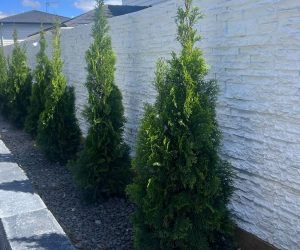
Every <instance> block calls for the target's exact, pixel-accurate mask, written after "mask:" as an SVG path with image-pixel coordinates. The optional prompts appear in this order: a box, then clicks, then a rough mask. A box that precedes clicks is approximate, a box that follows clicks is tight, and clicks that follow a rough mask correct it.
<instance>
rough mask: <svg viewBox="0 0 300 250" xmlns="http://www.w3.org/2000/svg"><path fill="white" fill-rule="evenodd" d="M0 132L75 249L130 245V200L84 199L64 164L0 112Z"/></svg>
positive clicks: (127, 247) (123, 247) (125, 247)
mask: <svg viewBox="0 0 300 250" xmlns="http://www.w3.org/2000/svg"><path fill="white" fill-rule="evenodd" d="M0 134H1V139H2V140H3V141H4V143H5V144H6V146H7V147H8V148H9V149H10V150H11V152H12V154H13V155H14V158H15V160H16V161H17V162H18V164H19V165H20V167H21V168H22V169H23V170H24V171H25V172H26V174H27V176H28V178H29V179H30V181H31V183H32V185H33V187H34V189H35V191H36V192H37V193H38V194H39V195H40V196H41V198H42V199H43V201H44V202H45V204H46V205H47V207H48V209H49V210H50V211H51V212H52V213H53V215H54V216H55V218H56V219H57V221H58V222H59V223H60V225H61V226H62V227H63V229H64V230H65V232H66V234H67V235H68V236H69V238H70V240H71V241H72V243H73V244H74V246H75V247H76V248H77V249H84V250H89V249H91V250H95V249H105V250H108V249H124V250H125V249H126V250H127V249H132V226H131V223H130V220H129V215H130V214H131V213H132V212H133V210H134V206H133V205H132V204H131V203H129V202H128V201H126V200H124V199H117V198H114V199H110V200H108V201H106V202H103V203H101V204H92V205H91V204H87V203H85V202H84V201H82V199H81V194H80V192H79V190H78V189H77V188H76V186H75V184H74V182H73V180H72V176H71V174H70V173H69V171H68V170H67V168H66V167H64V166H60V165H59V164H53V163H50V162H49V161H48V160H47V159H46V158H45V157H44V155H43V154H42V153H41V152H40V150H39V149H38V148H37V147H36V145H35V141H33V140H32V139H31V137H30V136H29V135H28V134H26V133H25V132H23V131H21V130H18V129H16V128H14V127H13V126H12V125H11V124H10V123H8V122H7V121H6V120H5V119H4V118H3V117H1V116H0Z"/></svg>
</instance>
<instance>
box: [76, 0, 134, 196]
mask: <svg viewBox="0 0 300 250" xmlns="http://www.w3.org/2000/svg"><path fill="white" fill-rule="evenodd" d="M108 30H109V27H108V24H107V20H106V17H105V13H104V3H103V1H102V0H97V7H96V13H95V22H94V26H93V32H92V36H93V38H94V42H93V43H92V44H91V46H90V48H89V50H88V51H87V53H86V61H87V71H88V76H87V81H86V87H87V90H88V94H89V96H88V106H87V107H86V110H85V116H86V119H87V121H88V123H89V125H90V128H89V131H88V135H87V138H86V142H85V147H84V149H83V151H82V152H81V154H80V156H79V159H78V160H77V161H76V162H74V163H73V164H72V166H71V170H72V172H73V173H74V176H75V179H76V181H77V182H78V184H79V185H80V186H81V187H82V188H83V190H84V191H85V193H86V197H87V198H88V199H96V198H98V197H101V198H106V197H109V196H113V195H123V193H124V189H125V186H126V185H127V184H128V181H129V166H130V158H129V148H128V146H127V145H126V144H125V143H124V141H123V137H122V134H123V129H124V123H125V118H124V109H123V105H122V95H121V92H120V90H119V89H118V87H117V86H116V85H115V83H114V72H115V55H114V53H113V50H112V45H111V38H110V37H109V35H108Z"/></svg>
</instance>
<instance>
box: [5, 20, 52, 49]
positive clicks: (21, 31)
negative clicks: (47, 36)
mask: <svg viewBox="0 0 300 250" xmlns="http://www.w3.org/2000/svg"><path fill="white" fill-rule="evenodd" d="M0 24H1V20H0ZM50 26H51V25H44V28H48V27H50ZM15 29H16V30H17V33H18V39H20V40H24V39H26V38H27V37H28V35H31V34H33V33H36V32H38V31H39V30H40V29H41V25H40V24H25V23H24V24H23V23H17V24H6V23H4V24H2V25H1V30H0V39H1V36H2V37H3V40H4V45H7V44H11V43H13V33H14V30H15Z"/></svg>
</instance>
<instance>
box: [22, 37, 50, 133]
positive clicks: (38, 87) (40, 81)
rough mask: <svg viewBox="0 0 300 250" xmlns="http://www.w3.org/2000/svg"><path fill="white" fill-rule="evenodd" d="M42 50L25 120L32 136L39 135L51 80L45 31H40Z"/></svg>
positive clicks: (37, 57) (37, 58)
mask: <svg viewBox="0 0 300 250" xmlns="http://www.w3.org/2000/svg"><path fill="white" fill-rule="evenodd" d="M39 44H40V50H39V52H38V53H37V56H36V61H37V66H36V68H35V71H34V84H33V86H32V94H31V97H30V106H29V110H28V115H27V117H26V121H25V130H26V131H27V132H28V133H30V134H31V135H32V136H36V135H37V128H38V120H39V117H40V114H41V113H42V112H43V111H44V108H45V101H46V100H45V91H46V89H47V87H48V86H49V84H50V80H51V65H50V61H49V59H48V57H47V55H46V47H47V43H46V39H45V32H44V31H41V33H40V41H39Z"/></svg>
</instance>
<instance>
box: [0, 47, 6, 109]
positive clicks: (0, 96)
mask: <svg viewBox="0 0 300 250" xmlns="http://www.w3.org/2000/svg"><path fill="white" fill-rule="evenodd" d="M6 85H7V61H6V58H5V55H4V51H3V44H2V43H1V44H0V112H1V113H2V112H3V109H4V107H5V103H7V99H6V96H7V94H6Z"/></svg>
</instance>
